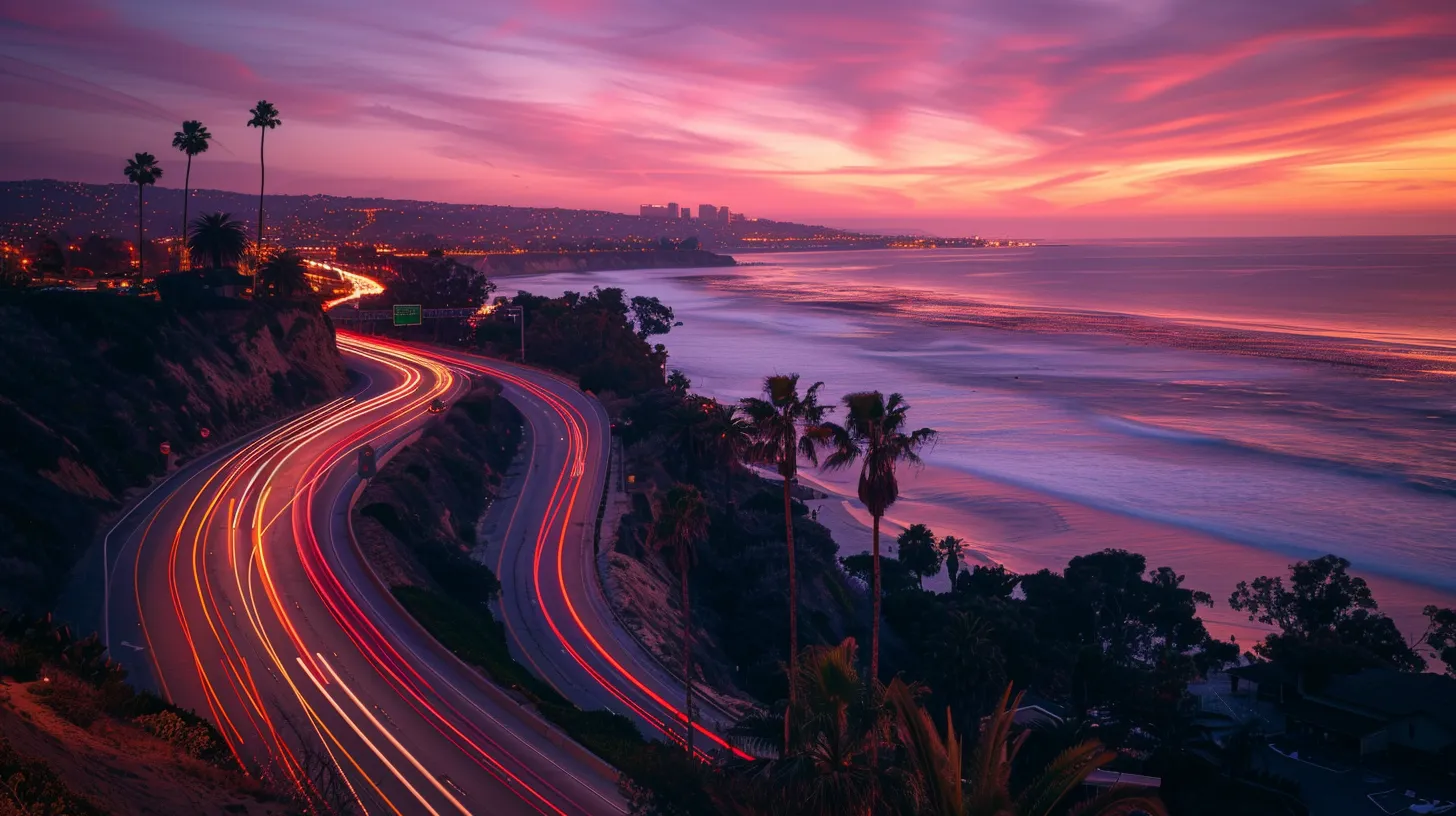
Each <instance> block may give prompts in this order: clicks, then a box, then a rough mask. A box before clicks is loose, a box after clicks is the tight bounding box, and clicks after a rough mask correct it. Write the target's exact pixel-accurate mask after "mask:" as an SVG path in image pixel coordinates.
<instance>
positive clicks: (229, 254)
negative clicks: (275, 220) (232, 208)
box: [187, 212, 248, 269]
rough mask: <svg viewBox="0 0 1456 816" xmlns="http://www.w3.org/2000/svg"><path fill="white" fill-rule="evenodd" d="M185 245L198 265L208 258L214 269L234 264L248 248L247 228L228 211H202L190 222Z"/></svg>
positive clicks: (207, 260)
mask: <svg viewBox="0 0 1456 816" xmlns="http://www.w3.org/2000/svg"><path fill="white" fill-rule="evenodd" d="M187 249H188V250H189V251H190V253H191V255H192V262H193V263H196V264H197V265H199V266H201V265H202V264H203V263H206V262H209V261H210V262H211V263H212V267H211V268H213V269H221V268H222V267H223V265H224V264H230V265H236V264H237V263H238V261H239V260H241V259H242V257H243V254H244V253H245V252H247V251H248V231H247V229H246V228H245V227H244V226H243V222H241V221H235V220H233V217H232V214H231V213H221V212H220V213H213V214H212V215H204V216H202V217H200V218H198V219H197V220H196V221H193V222H192V232H191V233H190V234H189V235H188V236H187Z"/></svg>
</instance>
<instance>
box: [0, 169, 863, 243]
mask: <svg viewBox="0 0 1456 816" xmlns="http://www.w3.org/2000/svg"><path fill="white" fill-rule="evenodd" d="M146 196H147V231H148V236H149V237H158V238H160V237H166V236H169V235H176V234H177V233H178V231H179V230H180V228H181V220H182V191H181V190H176V189H170V188H149V189H148V190H147V194H146ZM136 205H137V190H136V187H134V186H132V185H130V184H81V183H78V182H69V181H54V180H50V179H45V180H31V181H10V182H0V237H3V238H4V239H6V240H10V241H18V242H27V241H32V240H34V239H36V238H37V237H39V236H41V235H53V234H56V233H62V232H63V233H66V234H67V235H69V236H71V237H80V236H84V235H89V234H92V233H97V234H102V235H114V236H120V237H123V238H126V239H131V238H132V237H133V236H134V235H135V234H136ZM214 211H222V212H228V213H232V215H233V217H234V218H237V219H239V220H241V221H243V222H245V223H247V224H248V225H249V229H250V230H251V229H252V228H253V223H254V221H255V219H256V214H257V211H258V198H257V196H256V195H252V194H248V193H235V192H228V191H225V190H193V191H192V203H191V206H190V210H189V212H190V213H192V214H194V215H195V214H197V213H204V212H214ZM267 222H268V227H269V230H270V234H271V235H274V236H276V237H278V238H279V239H280V240H282V241H284V242H285V243H288V244H292V245H314V244H322V245H337V244H339V243H344V242H353V241H357V242H362V243H388V244H395V245H400V246H411V247H419V248H430V247H435V246H457V247H473V248H481V249H491V248H507V247H512V246H514V247H523V248H535V249H556V248H558V247H559V246H561V245H562V244H569V245H572V246H581V247H589V246H591V245H593V244H595V243H604V242H618V243H620V242H623V241H640V242H650V241H656V240H658V239H659V238H661V237H668V238H674V239H680V238H687V237H692V236H697V237H698V239H699V240H700V241H701V243H702V246H703V247H704V248H705V249H716V250H743V249H758V248H778V246H779V245H780V244H784V243H786V244H788V245H792V246H796V247H801V246H805V245H812V246H815V247H817V246H819V245H822V246H826V247H827V246H883V245H884V244H885V243H886V241H887V240H888V239H886V238H885V237H883V236H874V235H865V234H861V233H854V232H849V231H845V230H837V229H832V228H829V227H823V226H814V225H809V224H795V223H789V222H784V221H768V220H762V219H760V220H744V221H737V222H734V223H732V224H715V223H704V222H700V221H690V220H682V219H676V220H670V219H665V218H661V219H659V218H644V217H641V216H636V215H623V214H621V213H613V212H605V211H601V210H568V209H560V208H550V209H543V208H537V207H501V206H494V205H487V204H441V203H438V202H432V201H409V200H404V199H388V198H351V197H345V196H328V195H269V196H268V197H267Z"/></svg>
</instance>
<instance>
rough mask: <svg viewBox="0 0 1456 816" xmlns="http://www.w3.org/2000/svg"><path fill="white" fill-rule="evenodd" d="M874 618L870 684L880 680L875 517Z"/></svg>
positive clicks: (877, 526) (877, 525) (877, 530)
mask: <svg viewBox="0 0 1456 816" xmlns="http://www.w3.org/2000/svg"><path fill="white" fill-rule="evenodd" d="M873 541H874V545H873V547H874V588H873V590H872V592H873V593H874V597H873V598H872V599H871V603H872V604H873V605H874V613H873V614H874V618H873V619H872V620H871V621H870V682H871V683H875V682H877V681H879V679H880V517H879V516H875V525H874V539H873Z"/></svg>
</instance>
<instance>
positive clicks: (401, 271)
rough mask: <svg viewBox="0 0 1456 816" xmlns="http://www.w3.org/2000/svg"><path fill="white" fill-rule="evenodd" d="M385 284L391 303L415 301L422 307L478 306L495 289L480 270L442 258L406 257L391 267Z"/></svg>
mask: <svg viewBox="0 0 1456 816" xmlns="http://www.w3.org/2000/svg"><path fill="white" fill-rule="evenodd" d="M385 287H386V288H387V289H388V290H389V298H390V299H392V300H393V301H394V302H395V303H418V304H420V305H422V306H424V307H425V308H426V309H461V308H464V309H479V308H480V307H481V306H484V305H485V304H486V303H487V302H489V300H490V295H491V293H492V292H494V291H495V284H494V283H492V282H491V281H490V279H488V278H487V277H486V276H485V273H484V272H481V271H480V270H479V269H476V268H475V267H473V266H467V265H466V264H463V263H460V262H459V261H457V260H455V259H454V258H445V257H434V258H428V257H427V258H423V259H420V258H410V259H406V260H404V261H403V262H401V263H399V264H398V265H396V266H395V273H394V277H393V278H392V279H390V280H388V281H386V283H385Z"/></svg>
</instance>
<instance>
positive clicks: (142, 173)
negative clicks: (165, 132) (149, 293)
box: [125, 153, 162, 283]
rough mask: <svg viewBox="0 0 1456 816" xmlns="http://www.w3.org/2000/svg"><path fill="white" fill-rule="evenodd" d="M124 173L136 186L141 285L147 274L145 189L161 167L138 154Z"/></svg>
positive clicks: (150, 159)
mask: <svg viewBox="0 0 1456 816" xmlns="http://www.w3.org/2000/svg"><path fill="white" fill-rule="evenodd" d="M125 172H126V177H127V179H128V180H129V181H131V183H132V184H135V185H136V186H137V250H136V251H137V283H141V282H142V280H143V279H144V278H145V277H146V274H147V269H146V266H147V262H146V246H147V231H146V223H145V218H146V209H147V201H146V189H147V185H148V184H156V183H157V179H159V178H161V177H162V167H161V165H159V164H157V157H156V156H153V155H152V154H150V153H138V154H136V155H135V156H133V157H132V158H131V159H128V160H127V163H126V171H125Z"/></svg>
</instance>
